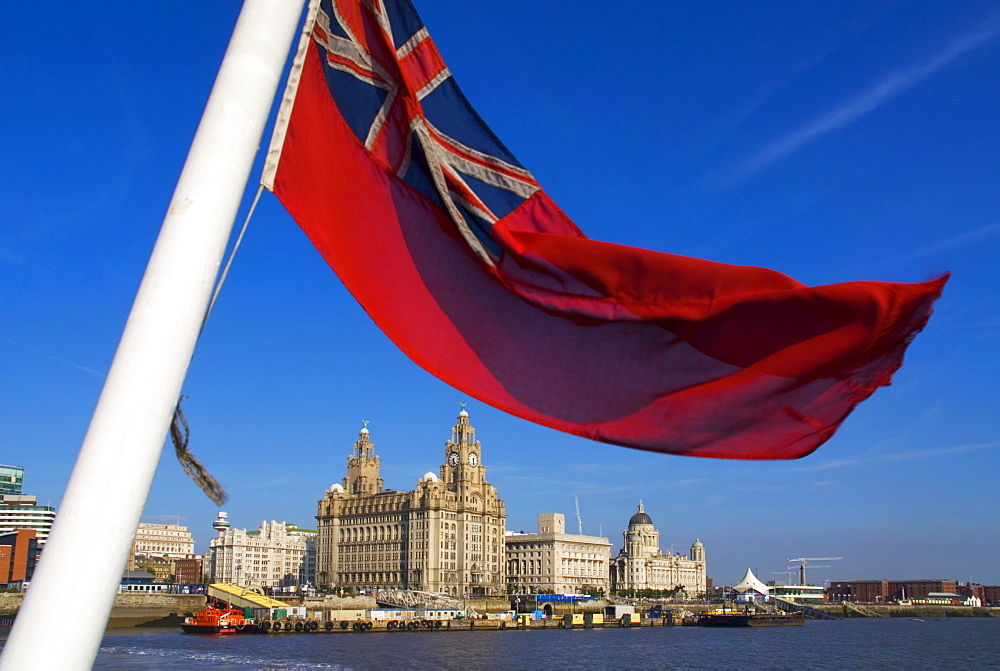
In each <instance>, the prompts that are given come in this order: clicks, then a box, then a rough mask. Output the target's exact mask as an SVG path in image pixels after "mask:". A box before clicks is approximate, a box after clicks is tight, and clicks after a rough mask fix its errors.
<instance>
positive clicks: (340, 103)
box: [264, 0, 947, 459]
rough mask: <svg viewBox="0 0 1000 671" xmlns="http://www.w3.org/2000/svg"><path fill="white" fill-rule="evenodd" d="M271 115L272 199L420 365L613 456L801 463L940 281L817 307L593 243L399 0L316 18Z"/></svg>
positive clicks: (683, 261)
mask: <svg viewBox="0 0 1000 671" xmlns="http://www.w3.org/2000/svg"><path fill="white" fill-rule="evenodd" d="M293 101H294V102H293ZM280 117H281V118H280V120H279V128H278V129H277V131H276V133H275V139H274V140H273V141H272V151H271V155H270V161H269V167H268V169H267V170H266V173H265V179H264V181H265V185H266V186H268V187H269V188H271V189H272V190H273V191H274V193H275V194H276V195H277V196H278V198H279V199H280V200H281V202H282V203H283V204H284V206H285V207H286V208H287V209H288V211H289V212H290V213H291V215H292V216H293V217H294V218H295V220H296V222H298V224H299V225H300V226H301V227H302V229H303V230H304V231H305V232H306V234H307V235H308V236H309V237H310V239H311V240H312V241H313V243H314V244H315V245H316V247H317V249H318V250H319V251H320V253H322V254H323V257H324V258H325V259H326V260H327V261H328V262H329V264H330V265H331V266H332V267H333V269H334V270H335V271H336V273H337V275H338V276H339V277H340V279H341V280H342V281H343V282H344V284H345V285H347V287H348V289H349V290H350V291H351V293H352V294H353V295H354V296H355V298H356V299H357V300H358V301H359V302H360V303H361V305H362V306H363V307H364V309H365V310H366V311H367V312H368V314H369V315H371V317H372V319H374V320H375V322H376V323H377V324H378V326H379V327H380V328H381V329H382V330H383V331H385V333H386V334H387V335H388V336H389V337H390V338H391V339H392V340H393V341H394V342H395V343H396V344H397V345H398V346H399V347H400V348H401V349H402V350H403V351H404V352H406V354H407V355H409V356H410V358H412V359H413V360H414V361H415V362H417V363H418V364H419V365H421V366H422V367H424V368H425V369H427V370H428V371H430V372H431V373H433V374H434V375H436V376H438V377H439V378H441V379H442V380H444V381H445V382H447V383H449V384H451V385H453V386H455V387H457V388H458V389H461V390H462V391H464V392H466V393H468V394H470V395H472V396H474V397H476V398H478V399H480V400H482V401H485V402H487V403H489V404H491V405H494V406H496V407H497V408H500V409H502V410H505V411H507V412H509V413H512V414H514V415H518V416H520V417H523V418H525V419H529V420H531V421H534V422H538V423H539V424H543V425H546V426H550V427H553V428H556V429H559V430H562V431H567V432H569V433H574V434H578V435H581V436H586V437H588V438H593V439H596V440H600V441H604V442H608V443H615V444H618V445H624V446H628V447H634V448H639V449H645V450H652V451H657V452H670V453H676V454H687V455H694V456H703V457H723V458H733V459H785V458H795V457H801V456H804V455H806V454H809V453H810V452H812V451H813V450H814V449H816V448H817V447H818V446H819V445H821V444H822V443H823V442H824V441H826V440H827V439H829V438H830V436H832V435H833V433H834V432H835V431H836V430H837V428H838V427H839V426H840V424H841V422H843V420H844V419H845V418H846V417H847V415H848V414H850V412H851V410H853V409H854V407H855V405H857V404H858V403H859V402H861V401H863V400H864V399H866V398H867V397H868V396H870V395H871V394H872V393H873V392H874V391H875V390H876V389H877V388H878V387H879V386H881V385H886V384H889V382H890V378H891V376H892V374H893V372H895V370H896V369H897V368H898V367H899V366H900V364H901V363H902V359H903V352H904V350H905V349H906V346H907V345H908V344H909V342H910V340H911V339H912V338H913V336H914V335H915V334H916V333H917V332H918V331H920V329H921V328H923V326H924V325H925V324H926V322H927V319H928V318H929V316H930V314H931V309H932V304H933V302H934V300H935V299H936V298H937V297H938V296H939V295H940V293H941V290H942V288H943V286H944V283H945V281H946V280H947V277H941V278H938V279H936V280H933V281H929V282H924V283H920V284H901V283H885V282H850V283H845V284H836V285H829V286H821V287H807V286H805V285H802V284H800V283H798V282H796V281H795V280H793V279H791V278H789V277H787V276H785V275H782V274H781V273H778V272H775V271H772V270H767V269H764V268H754V267H746V266H731V265H725V264H720V263H715V262H711V261H704V260H700V259H693V258H687V257H682V256H675V255H671V254H664V253H660V252H654V251H647V250H642V249H636V248H632V247H625V246H621V245H615V244H610V243H606V242H598V241H595V240H590V239H588V238H586V237H585V236H584V235H583V234H582V233H581V232H580V231H579V230H578V229H577V228H576V226H575V225H574V224H573V222H572V221H570V220H569V219H568V218H567V217H566V215H565V214H563V212H562V211H561V210H560V209H559V208H558V207H557V206H556V205H555V203H553V202H552V201H551V200H550V199H549V198H548V197H547V196H546V195H545V193H544V192H543V191H542V190H541V189H540V187H539V185H538V184H537V183H536V182H535V180H534V178H532V177H531V174H530V173H529V172H528V171H527V170H525V169H524V168H523V167H522V166H521V165H520V164H519V163H518V162H517V160H516V159H515V158H514V157H513V155H511V153H510V152H509V151H508V150H507V149H506V148H505V147H504V146H503V144H501V143H500V141H499V140H497V138H496V137H495V136H494V135H493V134H492V132H491V131H490V130H489V128H487V127H486V125H485V124H484V123H483V122H482V120H481V119H480V118H479V117H478V116H477V115H476V113H475V112H474V111H473V110H472V108H471V107H470V106H469V104H468V102H467V101H466V100H465V98H464V96H462V94H461V92H460V91H459V90H458V88H457V86H456V85H455V83H454V80H453V78H452V77H451V74H450V72H449V71H448V69H447V67H446V66H445V64H444V62H443V60H442V59H441V57H440V55H439V54H438V53H437V50H436V48H435V46H434V43H433V41H432V40H431V39H430V37H429V36H428V35H427V32H426V29H425V28H424V27H423V25H422V23H421V22H420V19H419V17H417V15H416V12H415V11H414V10H413V8H412V6H410V4H409V2H408V1H407V0H385V2H384V3H383V2H372V3H369V2H360V3H359V2H358V0H324V2H322V3H321V5H320V8H319V10H318V13H317V14H316V15H315V20H314V22H313V20H310V22H309V24H308V25H307V36H306V37H305V38H304V39H303V42H302V45H301V47H300V51H299V55H298V57H297V59H296V65H295V68H294V70H293V77H292V84H291V85H290V89H289V92H288V94H287V95H286V105H285V107H283V110H282V113H281V115H280Z"/></svg>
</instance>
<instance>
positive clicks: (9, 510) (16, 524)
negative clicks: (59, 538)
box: [0, 494, 56, 547]
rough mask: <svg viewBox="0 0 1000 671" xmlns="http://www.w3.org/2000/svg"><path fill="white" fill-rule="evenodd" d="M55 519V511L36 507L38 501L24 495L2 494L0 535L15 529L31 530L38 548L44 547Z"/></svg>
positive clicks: (48, 507) (49, 507)
mask: <svg viewBox="0 0 1000 671" xmlns="http://www.w3.org/2000/svg"><path fill="white" fill-rule="evenodd" d="M55 519H56V509H55V508H53V507H52V506H40V505H38V499H37V498H36V497H34V496H28V495H26V494H4V495H3V499H2V500H0V534H3V533H7V532H8V531H15V530H17V529H33V530H34V531H35V537H36V538H37V539H38V545H39V547H41V546H43V545H45V541H46V539H48V537H49V531H50V530H51V529H52V523H53V522H54V521H55Z"/></svg>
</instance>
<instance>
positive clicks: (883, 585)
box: [827, 580, 958, 603]
mask: <svg viewBox="0 0 1000 671" xmlns="http://www.w3.org/2000/svg"><path fill="white" fill-rule="evenodd" d="M957 591H958V583H957V582H956V581H954V580H842V581H836V582H832V583H830V587H829V588H827V597H828V598H829V599H830V600H831V601H856V602H859V603H890V602H893V601H900V600H905V599H922V598H924V597H926V596H927V595H928V594H930V593H931V592H948V593H955V592H957Z"/></svg>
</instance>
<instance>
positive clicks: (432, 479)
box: [420, 471, 438, 482]
mask: <svg viewBox="0 0 1000 671" xmlns="http://www.w3.org/2000/svg"><path fill="white" fill-rule="evenodd" d="M420 481H421V482H437V481H438V476H436V475H434V474H433V473H431V472H430V471H427V472H426V473H424V477H422V478H420Z"/></svg>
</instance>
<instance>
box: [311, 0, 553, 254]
mask: <svg viewBox="0 0 1000 671" xmlns="http://www.w3.org/2000/svg"><path fill="white" fill-rule="evenodd" d="M312 38H313V40H314V41H315V42H316V44H318V45H319V47H320V48H321V49H322V51H323V54H324V56H325V57H324V58H323V59H322V60H323V67H324V72H325V75H326V81H327V84H328V86H329V88H330V92H331V94H332V96H333V99H334V101H335V103H336V105H337V107H338V109H339V111H340V113H341V115H342V116H343V118H344V120H345V121H346V122H347V124H348V125H349V126H350V128H351V130H352V131H353V133H354V135H355V136H356V137H357V138H358V141H360V142H361V143H362V144H364V146H365V148H366V149H368V151H369V152H370V154H371V156H372V157H373V158H374V159H375V160H376V161H377V162H378V163H379V164H380V165H381V166H382V167H383V169H384V170H386V171H387V172H390V173H392V174H395V175H396V176H398V177H399V178H401V179H403V180H404V181H405V182H407V183H408V184H410V185H411V186H412V187H413V188H415V189H417V190H418V191H420V192H421V193H423V194H424V195H425V196H427V197H428V198H429V199H430V200H431V201H432V202H434V203H435V204H436V205H437V206H438V207H440V208H441V209H442V210H443V211H445V212H447V213H448V215H449V216H450V218H451V220H452V221H453V222H454V223H455V225H456V227H457V228H458V230H459V232H460V233H461V235H462V237H463V239H464V240H465V241H466V243H467V244H468V245H469V246H470V247H471V249H472V250H473V251H474V252H475V253H476V254H477V255H478V256H479V257H480V258H481V259H482V260H483V261H484V262H485V263H487V264H489V265H491V266H493V265H495V264H496V261H497V260H498V258H499V254H500V249H499V246H498V245H497V244H496V243H495V242H494V240H493V238H492V236H491V235H490V229H491V227H492V226H493V224H495V223H496V222H497V221H498V220H500V219H502V218H503V217H505V216H506V215H508V214H509V213H510V212H512V211H513V210H514V209H515V208H517V207H518V206H519V205H520V204H521V203H522V202H524V200H525V199H527V198H529V197H530V196H531V195H532V194H533V193H535V192H536V191H538V190H539V185H538V183H537V182H536V181H535V179H534V178H533V177H532V176H531V173H529V172H528V171H527V170H525V169H524V167H522V166H521V164H520V163H519V162H518V161H517V159H516V158H514V156H513V155H512V154H511V153H510V151H508V149H507V148H506V147H505V146H504V145H503V143H501V142H500V140H498V139H497V137H496V136H495V135H494V134H493V132H492V131H491V130H490V129H489V128H488V127H487V126H486V124H485V123H483V121H482V119H480V117H479V115H478V114H476V112H475V110H473V108H472V106H471V105H470V104H469V102H468V101H467V100H466V98H465V96H464V95H463V94H462V92H461V91H460V90H459V88H458V85H457V84H456V83H455V80H454V78H453V77H452V76H451V72H450V71H449V70H448V67H447V65H445V63H444V61H443V60H442V59H441V55H440V54H439V53H438V50H437V47H436V46H435V44H434V41H433V40H432V39H431V37H430V35H428V33H427V29H426V28H425V27H424V25H423V23H422V22H421V20H420V17H419V16H418V15H417V12H416V10H415V9H414V8H413V5H412V4H410V2H408V0H362V1H361V2H358V0H322V2H320V7H319V10H318V12H317V14H316V18H315V23H314V25H313V29H312Z"/></svg>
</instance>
